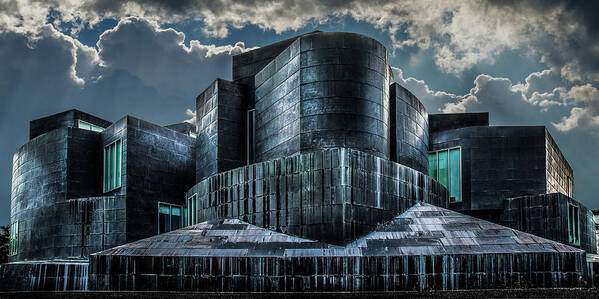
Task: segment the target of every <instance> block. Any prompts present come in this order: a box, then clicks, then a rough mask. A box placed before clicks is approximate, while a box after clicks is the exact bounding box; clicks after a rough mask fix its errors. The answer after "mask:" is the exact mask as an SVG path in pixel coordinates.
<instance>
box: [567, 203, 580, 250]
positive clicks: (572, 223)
mask: <svg viewBox="0 0 599 299" xmlns="http://www.w3.org/2000/svg"><path fill="white" fill-rule="evenodd" d="M578 215H579V209H578V207H577V206H574V205H568V241H569V242H570V244H573V245H580V221H579V218H578V217H579V216H578Z"/></svg>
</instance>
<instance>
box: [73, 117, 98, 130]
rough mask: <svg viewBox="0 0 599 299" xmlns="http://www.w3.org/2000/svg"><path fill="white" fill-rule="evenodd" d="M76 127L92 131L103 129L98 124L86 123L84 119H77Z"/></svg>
mask: <svg viewBox="0 0 599 299" xmlns="http://www.w3.org/2000/svg"><path fill="white" fill-rule="evenodd" d="M77 127H78V128H79V129H84V130H90V131H94V132H102V131H104V128H102V127H100V126H96V125H94V124H92V123H88V122H86V121H83V120H80V119H79V120H77Z"/></svg>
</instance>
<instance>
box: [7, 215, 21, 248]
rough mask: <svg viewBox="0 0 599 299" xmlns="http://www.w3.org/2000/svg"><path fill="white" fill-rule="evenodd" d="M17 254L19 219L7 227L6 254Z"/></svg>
mask: <svg viewBox="0 0 599 299" xmlns="http://www.w3.org/2000/svg"><path fill="white" fill-rule="evenodd" d="M17 254H19V220H16V221H15V222H13V223H12V224H11V225H10V228H9V229H8V256H9V257H10V256H15V255H17Z"/></svg>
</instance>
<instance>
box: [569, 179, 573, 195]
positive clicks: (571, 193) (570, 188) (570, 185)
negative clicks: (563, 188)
mask: <svg viewBox="0 0 599 299" xmlns="http://www.w3.org/2000/svg"><path fill="white" fill-rule="evenodd" d="M568 197H570V198H574V183H573V182H572V178H571V177H568Z"/></svg>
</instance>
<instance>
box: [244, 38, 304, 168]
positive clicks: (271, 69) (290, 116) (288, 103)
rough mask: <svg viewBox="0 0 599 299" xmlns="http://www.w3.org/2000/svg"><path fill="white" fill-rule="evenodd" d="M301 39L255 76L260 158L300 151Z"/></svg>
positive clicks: (278, 156) (257, 145)
mask: <svg viewBox="0 0 599 299" xmlns="http://www.w3.org/2000/svg"><path fill="white" fill-rule="evenodd" d="M299 68H300V57H299V40H296V41H295V42H293V43H291V45H290V46H289V47H287V48H286V49H284V50H283V51H282V52H281V53H280V54H279V55H278V56H277V57H275V58H274V59H273V60H272V61H271V62H270V63H268V64H267V65H266V66H265V67H264V68H263V69H262V70H261V71H260V72H258V73H257V74H256V76H255V83H254V86H255V88H256V92H255V100H256V104H255V107H256V138H255V146H256V161H266V160H269V159H273V158H280V157H285V156H289V155H292V154H294V153H297V152H299V150H300V147H299V146H300V143H299V133H300V92H299V88H300V73H299Z"/></svg>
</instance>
